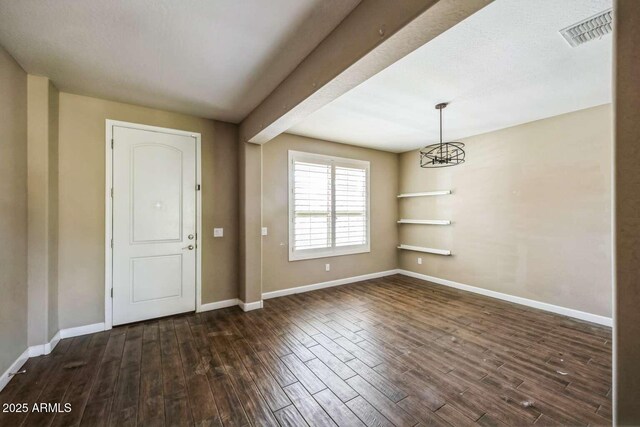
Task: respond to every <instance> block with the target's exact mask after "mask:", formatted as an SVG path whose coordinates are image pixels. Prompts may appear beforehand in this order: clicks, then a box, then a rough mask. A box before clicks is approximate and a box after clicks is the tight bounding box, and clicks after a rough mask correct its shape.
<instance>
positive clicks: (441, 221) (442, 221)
mask: <svg viewBox="0 0 640 427" xmlns="http://www.w3.org/2000/svg"><path fill="white" fill-rule="evenodd" d="M398 224H423V225H449V224H451V221H449V220H448V219H401V220H399V221H398Z"/></svg>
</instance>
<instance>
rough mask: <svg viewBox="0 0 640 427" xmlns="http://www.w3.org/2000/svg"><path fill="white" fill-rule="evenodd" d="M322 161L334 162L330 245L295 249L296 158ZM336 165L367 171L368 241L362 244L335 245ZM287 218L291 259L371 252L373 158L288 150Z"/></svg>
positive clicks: (332, 169)
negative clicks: (363, 158)
mask: <svg viewBox="0 0 640 427" xmlns="http://www.w3.org/2000/svg"><path fill="white" fill-rule="evenodd" d="M295 161H302V162H311V163H314V162H320V163H322V164H330V165H331V247H329V248H315V249H303V250H299V251H296V250H295V247H294V242H295V212H294V208H295V192H294V189H295V181H294V178H295V177H294V174H295V171H294V167H293V165H294V162H295ZM336 166H342V167H347V168H358V169H364V170H365V171H366V172H365V173H366V186H367V190H366V197H367V203H366V224H367V229H366V243H365V244H362V245H349V246H338V247H337V246H335V244H336V242H335V241H336V234H335V223H336V211H335V205H336V200H335V199H336V198H335V168H336ZM287 171H288V189H287V193H288V197H287V198H288V205H289V206H288V207H289V209H288V210H289V214H288V221H289V251H288V252H289V261H301V260H309V259H317V258H327V257H334V256H344V255H355V254H361V253H369V252H371V162H369V161H367V160H357V159H351V158H346V157H337V156H328V155H325V154H315V153H308V152H303V151H295V150H289V155H288V165H287Z"/></svg>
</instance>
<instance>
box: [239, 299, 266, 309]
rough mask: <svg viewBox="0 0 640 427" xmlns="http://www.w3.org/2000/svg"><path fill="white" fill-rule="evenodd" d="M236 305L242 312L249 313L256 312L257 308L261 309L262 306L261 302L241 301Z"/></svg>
mask: <svg viewBox="0 0 640 427" xmlns="http://www.w3.org/2000/svg"><path fill="white" fill-rule="evenodd" d="M238 305H239V306H240V308H241V309H242V311H251V310H257V309H259V308H262V305H263V304H262V301H256V302H244V301H242V300H238Z"/></svg>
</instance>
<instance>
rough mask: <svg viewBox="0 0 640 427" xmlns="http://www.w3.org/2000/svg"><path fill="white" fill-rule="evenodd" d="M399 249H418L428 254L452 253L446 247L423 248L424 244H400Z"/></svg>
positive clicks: (417, 250)
mask: <svg viewBox="0 0 640 427" xmlns="http://www.w3.org/2000/svg"><path fill="white" fill-rule="evenodd" d="M398 249H404V250H407V251H416V252H426V253H428V254H436V255H447V256H448V255H451V251H448V250H446V249H433V248H423V247H422V246H411V245H400V246H398Z"/></svg>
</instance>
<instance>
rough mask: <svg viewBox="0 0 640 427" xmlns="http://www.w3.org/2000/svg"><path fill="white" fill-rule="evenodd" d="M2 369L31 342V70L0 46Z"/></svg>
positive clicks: (0, 346)
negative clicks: (28, 320) (29, 289)
mask: <svg viewBox="0 0 640 427" xmlns="http://www.w3.org/2000/svg"><path fill="white" fill-rule="evenodd" d="M0 295H1V296H2V297H0V373H2V372H4V371H5V370H6V369H8V368H9V366H10V365H11V364H12V363H13V362H14V361H15V360H16V359H17V358H18V356H20V354H22V352H23V351H25V350H26V348H27V75H26V73H25V72H24V71H23V70H22V68H20V66H19V65H18V64H17V63H16V62H15V61H14V60H13V58H11V56H9V54H8V53H7V52H6V51H5V50H4V49H2V48H1V47H0Z"/></svg>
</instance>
